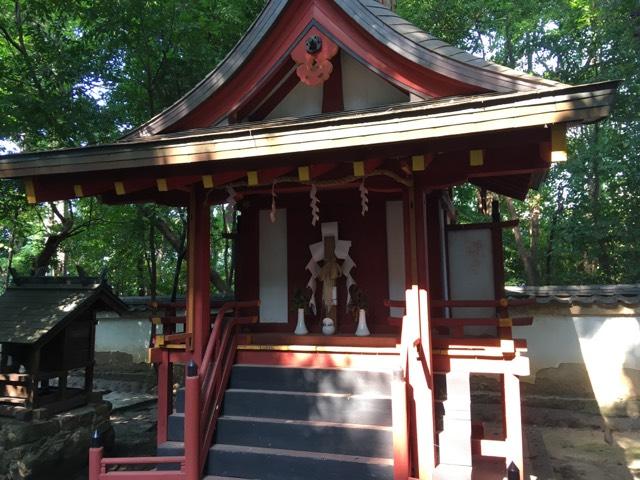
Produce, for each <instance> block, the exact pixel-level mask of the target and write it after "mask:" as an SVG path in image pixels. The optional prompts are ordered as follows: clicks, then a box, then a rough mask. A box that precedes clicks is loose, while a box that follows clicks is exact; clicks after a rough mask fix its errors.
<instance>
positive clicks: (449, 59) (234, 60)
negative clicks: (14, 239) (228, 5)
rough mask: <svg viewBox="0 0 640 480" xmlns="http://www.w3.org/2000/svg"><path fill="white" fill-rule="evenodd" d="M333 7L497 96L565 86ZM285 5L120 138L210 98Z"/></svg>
mask: <svg viewBox="0 0 640 480" xmlns="http://www.w3.org/2000/svg"><path fill="white" fill-rule="evenodd" d="M296 1H301V0H296ZM310 1H311V0H310ZM335 3H336V5H338V6H339V7H340V9H342V11H344V13H345V14H346V15H348V16H349V17H350V18H351V19H352V20H353V21H354V22H356V23H357V24H358V25H359V26H360V27H361V28H362V29H363V30H364V31H366V32H369V34H370V35H372V36H373V37H374V38H375V39H376V40H377V41H379V42H380V43H382V44H384V45H386V46H387V47H388V48H389V49H391V50H392V51H394V52H395V53H396V54H398V55H400V56H402V57H403V58H405V59H407V60H409V61H410V62H413V63H415V64H416V65H418V66H420V67H421V68H426V69H429V70H433V71H434V72H436V73H438V74H441V75H443V76H445V77H448V78H451V79H452V80H455V81H458V82H462V83H465V84H467V85H470V86H473V87H477V88H479V89H482V90H485V91H491V92H499V93H510V92H522V91H531V90H536V89H541V88H550V87H560V86H566V85H563V84H560V83H558V82H553V81H549V80H545V79H542V78H539V77H535V76H532V75H527V74H524V73H521V72H517V71H515V70H512V69H509V68H506V67H502V66H500V65H497V64H494V63H491V62H488V61H485V60H483V59H481V58H478V57H474V56H473V55H470V54H469V53H467V52H465V51H463V50H460V49H458V48H456V47H453V46H451V45H449V44H447V43H445V42H442V41H440V40H437V39H435V38H434V37H432V36H431V35H429V34H427V33H425V32H423V31H422V30H420V29H419V28H418V27H415V26H414V25H412V24H411V23H409V22H407V21H406V20H404V19H402V18H401V17H399V16H397V15H396V14H395V13H393V12H391V11H390V10H389V9H387V8H386V7H384V6H382V5H381V4H379V3H378V2H376V1H375V0H335ZM290 4H292V2H291V0H270V1H269V2H268V3H267V5H266V6H265V8H264V9H263V11H262V12H261V14H260V15H259V16H258V18H257V19H256V20H255V21H254V23H253V24H252V25H251V27H250V28H249V30H248V31H247V33H246V34H245V35H244V37H242V39H241V40H240V41H239V42H238V43H237V44H236V46H235V47H234V48H233V49H232V50H231V52H229V54H228V55H227V56H226V57H225V59H224V60H223V61H222V62H221V63H220V64H219V65H218V66H217V67H216V68H215V69H214V70H213V71H212V72H211V73H209V74H208V75H207V76H206V77H205V78H204V79H203V80H202V81H200V82H199V83H198V84H197V85H196V86H195V87H194V88H192V89H191V90H190V91H189V92H187V93H186V94H185V95H184V96H183V97H181V98H180V99H179V100H177V101H176V102H175V103H174V104H173V105H171V106H170V107H168V108H167V109H165V110H164V111H162V112H161V113H159V114H158V115H156V116H155V117H153V118H152V119H150V120H149V121H147V122H146V123H144V124H142V125H141V126H139V127H137V128H136V129H134V130H133V131H131V132H130V133H128V134H127V135H126V136H124V137H123V140H131V139H135V138H139V137H145V136H150V135H156V134H159V133H162V132H164V131H166V130H167V129H169V128H170V127H171V126H172V125H175V124H176V123H177V122H179V121H180V120H181V119H183V118H184V117H185V116H187V115H189V114H190V113H191V112H193V111H194V110H195V109H196V108H198V107H199V106H200V105H201V104H202V103H203V102H205V101H206V100H208V99H209V98H211V97H212V96H213V95H214V94H215V93H216V91H217V90H218V89H220V88H221V87H222V86H223V85H224V84H225V83H227V82H228V81H230V80H231V79H232V77H233V76H234V75H236V74H237V73H238V72H239V71H240V70H241V69H242V67H243V65H244V64H245V63H246V62H247V60H248V59H249V58H250V57H251V55H252V53H253V52H254V50H255V49H256V48H257V46H258V45H259V44H260V43H261V42H262V41H264V39H265V38H266V37H267V36H268V35H269V32H270V31H271V30H272V29H273V27H274V26H275V25H276V24H277V22H278V19H279V18H280V17H281V15H282V13H283V12H284V10H285V9H286V7H287V6H288V5H290Z"/></svg>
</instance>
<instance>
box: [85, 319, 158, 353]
mask: <svg viewBox="0 0 640 480" xmlns="http://www.w3.org/2000/svg"><path fill="white" fill-rule="evenodd" d="M150 336H151V322H149V320H148V319H146V318H142V319H127V318H113V319H111V318H102V319H100V320H99V321H98V325H97V326H96V352H124V353H129V354H131V355H132V356H133V361H134V362H145V361H146V360H147V348H148V346H149V338H150Z"/></svg>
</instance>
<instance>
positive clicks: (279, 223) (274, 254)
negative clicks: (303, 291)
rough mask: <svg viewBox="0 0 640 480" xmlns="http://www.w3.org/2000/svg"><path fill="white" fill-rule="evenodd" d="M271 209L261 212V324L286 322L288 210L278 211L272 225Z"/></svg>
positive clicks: (287, 298)
mask: <svg viewBox="0 0 640 480" xmlns="http://www.w3.org/2000/svg"><path fill="white" fill-rule="evenodd" d="M269 214H270V210H260V221H259V231H258V235H259V237H260V247H259V248H260V250H259V255H260V260H259V262H260V266H259V269H260V322H261V323H287V321H288V318H289V316H288V301H289V297H288V279H287V211H286V210H285V209H278V210H277V211H276V222H275V223H271V218H270V217H269Z"/></svg>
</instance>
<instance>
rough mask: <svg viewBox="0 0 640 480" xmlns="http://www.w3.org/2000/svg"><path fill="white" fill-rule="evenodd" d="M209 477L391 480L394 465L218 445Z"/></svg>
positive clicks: (376, 460) (386, 461)
mask: <svg viewBox="0 0 640 480" xmlns="http://www.w3.org/2000/svg"><path fill="white" fill-rule="evenodd" d="M208 473H209V474H211V475H219V476H227V477H240V478H259V479H261V480H282V479H287V480H343V479H346V478H354V479H355V478H357V479H363V480H364V479H376V480H378V479H379V480H391V479H392V478H393V461H392V460H390V459H385V458H373V457H361V456H351V455H336V454H328V453H317V452H304V451H297V450H283V449H275V448H260V447H246V446H237V445H225V444H216V445H214V446H213V447H211V449H210V450H209V463H208Z"/></svg>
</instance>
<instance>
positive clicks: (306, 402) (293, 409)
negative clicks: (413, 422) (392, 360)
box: [223, 389, 392, 426]
mask: <svg viewBox="0 0 640 480" xmlns="http://www.w3.org/2000/svg"><path fill="white" fill-rule="evenodd" d="M223 415H227V416H236V417H261V418H279V419H286V420H305V421H323V422H332V423H351V424H358V425H381V426H391V420H392V419H391V398H390V397H389V396H384V395H351V394H344V393H315V392H289V391H275V390H255V389H228V390H227V392H226V394H225V397H224V405H223Z"/></svg>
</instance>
